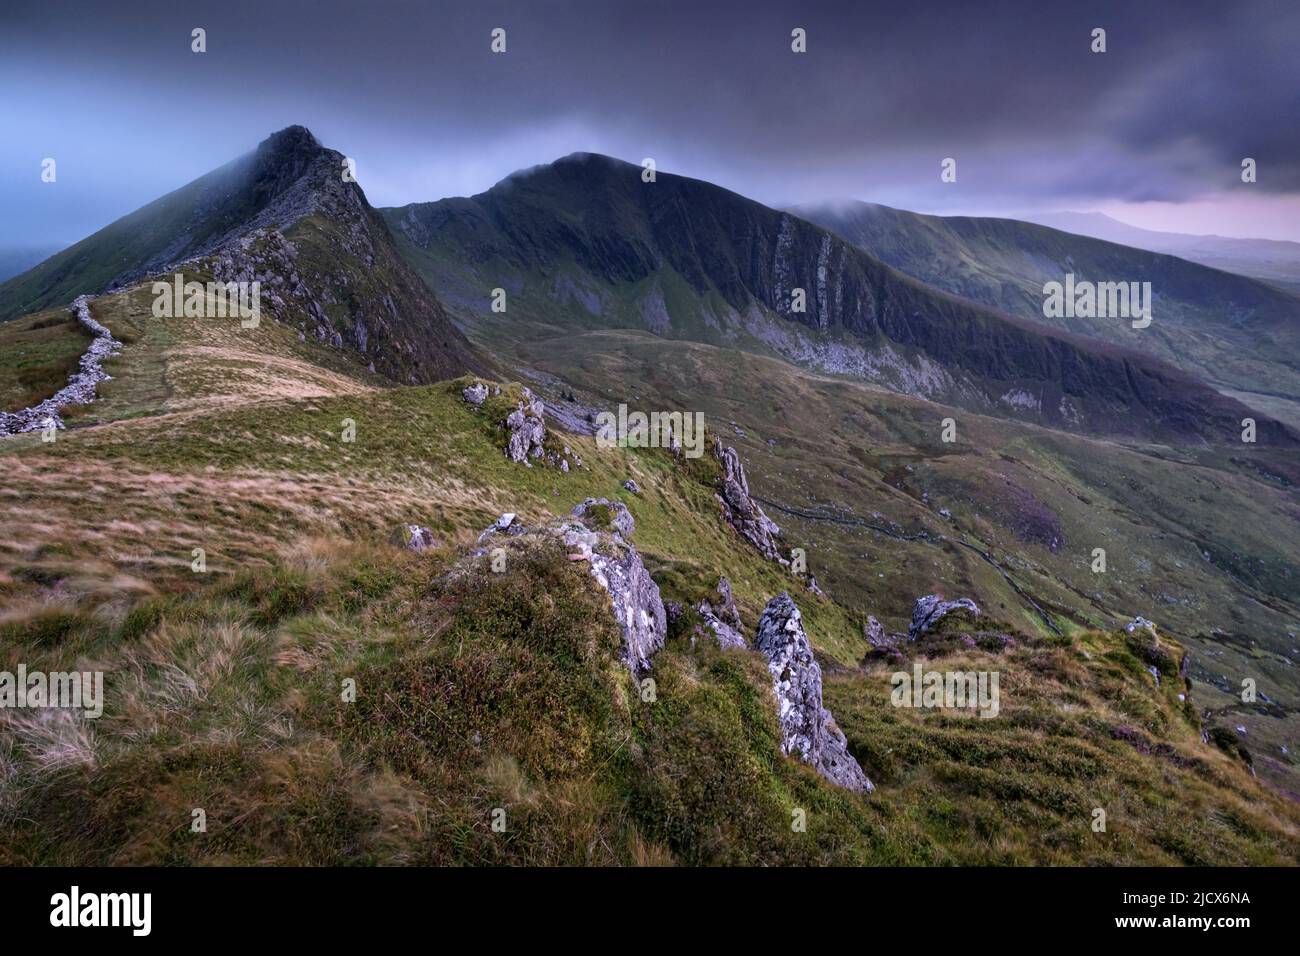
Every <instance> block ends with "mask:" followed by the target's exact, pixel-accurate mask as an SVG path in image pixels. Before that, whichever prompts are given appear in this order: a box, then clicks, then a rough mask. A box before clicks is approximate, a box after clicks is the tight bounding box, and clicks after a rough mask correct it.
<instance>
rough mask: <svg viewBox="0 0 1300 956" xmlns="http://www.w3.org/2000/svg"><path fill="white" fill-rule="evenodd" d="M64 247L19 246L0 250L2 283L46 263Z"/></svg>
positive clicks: (0, 280) (0, 276) (0, 278)
mask: <svg viewBox="0 0 1300 956" xmlns="http://www.w3.org/2000/svg"><path fill="white" fill-rule="evenodd" d="M62 248H63V246H61V245H59V246H17V247H11V248H8V249H0V282H3V281H4V280H5V279H8V278H11V277H12V276H16V275H18V274H19V273H22V272H26V271H27V270H28V269H30V268H31V267H32V266H34V265H36V264H38V263H41V262H44V261H45V260H46V259H48V258H49V257H50V256H52V255H54V254H55V253H56V252H58V251H59V250H60V249H62Z"/></svg>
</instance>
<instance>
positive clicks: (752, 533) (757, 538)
mask: <svg viewBox="0 0 1300 956" xmlns="http://www.w3.org/2000/svg"><path fill="white" fill-rule="evenodd" d="M713 456H714V457H715V458H717V460H718V463H719V464H720V465H721V466H722V476H721V478H720V479H719V481H718V495H717V498H718V501H719V502H721V504H722V513H723V516H724V517H725V518H726V520H727V523H728V524H729V525H731V526H732V527H733V528H735V529H736V532H737V533H738V534H739V535H740V536H741V537H742V538H744V539H745V540H746V541H748V542H749V543H750V544H752V545H753V546H754V547H755V548H757V549H758V550H759V553H760V554H762V555H763V557H765V558H767V559H768V560H770V561H778V562H780V563H781V564H788V563H789V562H788V561H786V559H785V558H783V557H781V551H780V548H779V547H778V544H777V536H778V535H779V534H780V533H781V529H780V528H779V527H777V525H776V522H774V521H772V519H771V518H769V517H768V516H767V515H766V514H764V513H763V509H762V508H760V507H759V506H758V502H756V501H754V499H753V498H752V497H750V494H749V482H748V481H747V480H746V478H745V466H744V465H742V464H741V463H740V455H738V454H737V453H736V449H734V448H725V449H724V448H723V447H722V441H721V440H720V439H716V438H715V439H714V442H713Z"/></svg>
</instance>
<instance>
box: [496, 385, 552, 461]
mask: <svg viewBox="0 0 1300 956" xmlns="http://www.w3.org/2000/svg"><path fill="white" fill-rule="evenodd" d="M545 412H546V408H545V406H544V405H543V404H542V403H541V402H540V401H538V400H537V399H535V398H533V393H532V392H530V391H529V390H528V389H526V388H525V389H524V395H523V398H522V399H520V401H519V407H518V408H516V409H515V410H514V411H513V412H511V413H510V414H509V415H507V416H506V421H505V426H506V430H507V431H508V432H509V435H508V436H507V438H506V455H507V456H509V458H510V460H511V461H515V462H525V463H526V462H527V461H528V459H529V458H541V457H542V451H543V443H544V442H545V440H546V423H545V422H544V421H543V416H544V414H545Z"/></svg>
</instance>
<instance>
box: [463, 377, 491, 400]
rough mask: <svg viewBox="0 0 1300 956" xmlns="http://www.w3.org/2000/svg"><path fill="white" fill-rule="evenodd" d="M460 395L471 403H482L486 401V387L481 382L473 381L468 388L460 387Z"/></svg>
mask: <svg viewBox="0 0 1300 956" xmlns="http://www.w3.org/2000/svg"><path fill="white" fill-rule="evenodd" d="M460 394H461V397H462V398H463V399H465V401H467V402H469V403H470V404H471V405H482V404H483V403H484V402H486V401H487V397H488V387H487V386H486V385H484V384H483V383H482V382H475V383H474V384H473V385H470V386H469V387H468V388H464V389H461V393H460Z"/></svg>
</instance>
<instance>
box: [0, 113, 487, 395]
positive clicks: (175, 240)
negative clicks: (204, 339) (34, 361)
mask: <svg viewBox="0 0 1300 956" xmlns="http://www.w3.org/2000/svg"><path fill="white" fill-rule="evenodd" d="M345 171H346V165H345V160H344V157H343V154H342V153H339V152H338V151H336V150H332V149H329V148H327V147H325V146H322V145H321V144H320V142H319V141H318V140H317V139H316V137H315V136H313V135H312V133H311V131H310V130H309V129H307V128H306V127H305V126H288V127H285V128H284V129H282V130H279V131H278V132H276V133H272V134H271V135H270V136H268V137H267V138H266V139H264V140H263V141H262V142H261V143H259V144H258V146H257V148H256V149H254V150H252V151H251V152H249V153H246V154H244V155H243V156H241V157H239V158H238V159H235V160H232V161H231V162H228V163H226V164H225V165H224V166H221V167H220V168H218V169H215V170H213V171H212V172H210V173H208V174H207V175H205V176H201V177H199V178H198V179H196V180H194V181H193V182H191V183H189V184H188V185H186V186H182V187H181V188H180V189H177V190H175V191H174V192H171V193H168V194H167V195H166V196H163V197H162V198H161V199H158V200H155V201H154V202H152V203H150V204H149V205H147V206H144V207H142V208H140V209H138V210H136V211H135V212H133V213H131V214H130V215H129V216H125V217H123V218H121V219H119V220H117V221H116V222H114V223H112V224H111V225H109V226H106V227H105V228H103V229H101V230H100V231H99V232H97V233H95V234H94V235H92V236H90V237H88V238H86V239H83V240H82V241H81V242H78V243H77V244H76V245H74V246H71V247H69V248H68V249H65V250H64V251H63V252H61V253H59V254H58V255H56V256H54V257H52V258H50V259H47V260H46V261H45V262H43V263H41V264H40V265H39V266H37V267H36V268H34V269H31V270H29V271H28V272H25V273H23V274H22V275H20V276H17V277H15V278H14V279H11V280H10V281H9V282H6V283H5V284H3V285H0V321H4V320H5V319H8V318H13V317H15V316H18V315H23V314H26V313H29V312H33V311H37V310H40V309H44V308H49V307H52V306H59V305H63V304H65V303H67V302H70V301H71V300H72V299H73V298H74V297H76V296H78V295H84V294H97V293H100V292H104V291H109V290H112V289H117V288H124V287H127V286H131V285H134V284H136V283H138V282H141V281H145V280H148V279H151V278H157V277H167V276H170V275H171V274H172V273H174V272H178V271H185V272H191V273H195V274H199V275H205V274H206V275H211V276H212V277H213V278H215V279H217V280H219V281H222V282H228V281H247V282H254V281H257V282H260V283H261V289H262V292H263V296H264V298H266V299H269V303H268V307H267V310H266V311H267V312H268V313H269V314H270V316H271V317H272V318H274V319H276V320H277V321H280V322H284V323H287V324H292V325H294V326H296V327H297V328H298V329H299V330H300V331H301V332H302V333H303V335H304V336H307V335H310V336H312V337H315V338H317V339H319V340H321V341H325V342H329V343H331V344H333V345H335V346H336V347H339V348H351V349H354V350H356V351H358V352H360V353H362V355H364V356H365V357H366V360H367V363H368V364H370V365H372V366H373V368H374V370H375V371H377V372H381V373H383V374H386V375H388V376H390V377H391V378H393V379H394V380H396V381H398V382H401V383H403V384H410V383H417V382H430V381H437V380H439V379H443V378H451V377H454V376H456V375H459V374H460V373H462V372H464V371H466V370H467V369H471V368H475V367H476V366H477V364H478V363H477V361H476V359H475V358H474V353H473V350H472V348H471V347H470V345H469V343H468V342H467V341H466V340H465V339H464V337H463V336H462V335H461V334H460V333H459V332H458V331H457V330H456V329H455V328H454V327H453V326H452V325H451V323H450V322H449V321H448V319H447V317H446V315H445V313H444V311H443V308H442V305H441V303H439V302H438V300H437V298H436V297H435V296H434V295H433V293H432V292H431V291H430V290H429V288H428V287H427V286H425V284H424V283H423V281H422V280H421V279H420V278H419V277H418V276H417V275H416V274H415V273H414V272H412V271H411V269H410V267H409V266H407V264H406V263H405V261H404V260H403V259H402V257H401V256H400V255H398V253H397V251H396V250H395V249H394V248H393V237H392V235H391V234H390V233H389V231H388V226H387V225H386V224H385V223H384V221H383V219H382V218H380V216H379V215H378V214H377V213H376V212H375V210H374V209H373V208H371V206H370V203H369V202H367V201H366V196H365V193H364V192H363V191H362V190H361V187H360V186H359V185H358V184H357V183H356V182H355V181H353V180H352V178H351V177H349V176H346V175H345Z"/></svg>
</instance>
